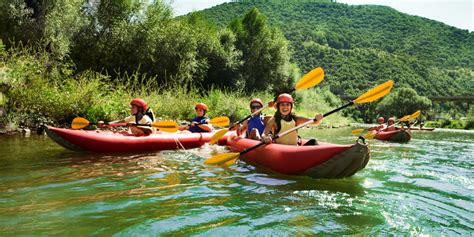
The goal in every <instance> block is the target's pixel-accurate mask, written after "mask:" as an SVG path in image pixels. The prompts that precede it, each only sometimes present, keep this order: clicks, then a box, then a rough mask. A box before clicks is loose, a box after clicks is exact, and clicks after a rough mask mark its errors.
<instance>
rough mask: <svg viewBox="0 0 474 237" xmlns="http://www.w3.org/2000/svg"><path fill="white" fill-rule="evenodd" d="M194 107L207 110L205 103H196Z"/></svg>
mask: <svg viewBox="0 0 474 237" xmlns="http://www.w3.org/2000/svg"><path fill="white" fill-rule="evenodd" d="M194 109H202V110H204V111H207V110H208V108H207V105H206V104H204V103H197V104H196V106H194Z"/></svg>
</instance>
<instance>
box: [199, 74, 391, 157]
mask: <svg viewBox="0 0 474 237" xmlns="http://www.w3.org/2000/svg"><path fill="white" fill-rule="evenodd" d="M392 87H393V81H392V80H389V81H387V82H385V83H383V84H380V85H378V86H376V87H375V88H373V89H371V90H369V91H367V92H366V93H364V94H363V95H361V96H359V97H358V98H357V99H355V100H353V101H351V102H349V103H347V104H346V105H344V106H341V107H339V108H337V109H334V110H332V111H330V112H327V113H325V114H324V115H323V117H327V116H329V115H331V114H333V113H335V112H337V111H339V110H341V109H344V108H346V107H348V106H351V105H353V104H363V103H368V102H372V101H375V100H377V99H380V98H381V97H383V96H385V95H386V94H387V93H389V92H390V90H391V89H392ZM313 122H315V119H314V118H313V119H310V120H309V121H307V122H305V123H303V124H300V125H298V126H296V127H294V128H292V129H289V130H287V131H285V132H282V133H280V134H277V135H276V136H275V137H273V141H275V140H276V139H278V138H280V137H283V136H285V135H286V134H289V133H291V132H293V131H295V130H297V129H300V128H302V127H304V126H307V125H309V124H311V123H313ZM265 144H266V143H264V142H260V143H259V144H257V145H255V146H252V147H249V148H247V149H245V150H243V151H241V152H239V153H236V152H234V153H225V154H218V155H215V156H213V157H211V158H209V159H207V160H206V161H205V162H204V164H213V165H221V164H226V165H227V164H230V163H231V162H230V161H232V160H236V159H238V158H239V157H240V156H241V155H243V154H245V153H248V152H250V151H252V150H254V149H257V148H258V147H260V146H263V145H265Z"/></svg>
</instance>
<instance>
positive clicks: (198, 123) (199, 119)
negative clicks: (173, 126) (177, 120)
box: [179, 103, 213, 133]
mask: <svg viewBox="0 0 474 237" xmlns="http://www.w3.org/2000/svg"><path fill="white" fill-rule="evenodd" d="M194 110H195V111H196V117H194V118H193V119H192V120H191V124H190V125H183V126H180V127H179V130H180V131H183V130H187V131H190V132H192V133H195V132H211V131H212V130H213V128H212V125H211V124H207V123H208V121H209V118H208V117H205V115H206V113H207V111H208V107H207V105H206V104H204V103H198V104H196V106H194Z"/></svg>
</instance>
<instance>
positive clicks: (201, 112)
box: [196, 109, 204, 117]
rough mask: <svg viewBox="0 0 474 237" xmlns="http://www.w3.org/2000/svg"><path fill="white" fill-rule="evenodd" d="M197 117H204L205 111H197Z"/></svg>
mask: <svg viewBox="0 0 474 237" xmlns="http://www.w3.org/2000/svg"><path fill="white" fill-rule="evenodd" d="M196 115H197V116H198V117H202V116H204V110H202V109H196Z"/></svg>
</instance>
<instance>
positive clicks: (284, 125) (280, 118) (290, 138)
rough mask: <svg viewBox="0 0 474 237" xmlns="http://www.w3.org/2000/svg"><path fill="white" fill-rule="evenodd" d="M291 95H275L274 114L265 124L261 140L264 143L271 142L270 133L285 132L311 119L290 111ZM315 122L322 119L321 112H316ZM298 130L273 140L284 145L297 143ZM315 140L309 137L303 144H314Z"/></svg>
mask: <svg viewBox="0 0 474 237" xmlns="http://www.w3.org/2000/svg"><path fill="white" fill-rule="evenodd" d="M293 103H294V100H293V97H292V96H291V95H290V94H281V95H279V96H278V97H277V100H276V105H275V106H276V109H277V111H276V112H275V115H274V116H273V118H271V119H270V120H269V121H268V123H267V125H266V126H265V130H264V132H263V137H262V141H263V142H265V143H267V144H268V143H272V141H273V139H272V135H271V134H274V135H276V134H279V133H282V132H285V131H287V130H289V129H291V128H294V127H296V126H298V125H300V124H302V123H305V122H307V121H309V120H311V119H308V118H304V117H299V116H296V115H295V114H294V113H292V110H293ZM314 118H315V120H316V122H314V123H313V124H319V123H321V121H322V120H323V115H322V114H317V115H316V116H315V117H314ZM298 140H299V139H298V132H297V131H293V132H291V133H289V134H288V135H286V136H283V137H280V138H278V139H276V140H275V143H277V144H285V145H298ZM315 144H316V140H314V139H311V140H310V141H308V142H307V143H306V144H304V145H315Z"/></svg>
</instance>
